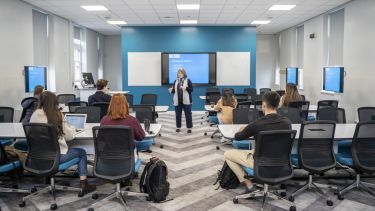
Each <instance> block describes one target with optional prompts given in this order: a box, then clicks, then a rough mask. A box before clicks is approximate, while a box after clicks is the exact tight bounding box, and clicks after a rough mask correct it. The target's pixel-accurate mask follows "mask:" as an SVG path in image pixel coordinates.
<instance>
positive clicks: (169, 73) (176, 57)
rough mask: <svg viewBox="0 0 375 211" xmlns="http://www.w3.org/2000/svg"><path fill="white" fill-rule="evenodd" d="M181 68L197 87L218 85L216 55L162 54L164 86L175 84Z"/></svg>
mask: <svg viewBox="0 0 375 211" xmlns="http://www.w3.org/2000/svg"><path fill="white" fill-rule="evenodd" d="M180 68H183V69H185V71H186V74H187V76H188V78H189V79H190V80H191V82H192V83H193V84H195V85H215V84H216V53H162V84H164V85H165V84H173V82H174V81H175V80H176V78H177V71H178V69H180Z"/></svg>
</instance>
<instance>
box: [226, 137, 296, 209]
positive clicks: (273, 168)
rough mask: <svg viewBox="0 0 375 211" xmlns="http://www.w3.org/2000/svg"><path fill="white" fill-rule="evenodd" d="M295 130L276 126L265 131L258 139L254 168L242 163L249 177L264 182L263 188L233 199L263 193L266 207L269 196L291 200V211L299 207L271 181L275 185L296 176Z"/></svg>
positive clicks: (236, 201)
mask: <svg viewBox="0 0 375 211" xmlns="http://www.w3.org/2000/svg"><path fill="white" fill-rule="evenodd" d="M296 133H297V131H295V130H274V131H262V132H260V133H259V134H258V135H257V139H256V140H255V141H256V142H255V153H254V155H253V158H254V168H250V167H246V166H242V168H243V170H244V171H245V172H246V173H247V175H248V176H249V177H253V178H254V179H255V181H256V183H259V184H262V185H263V190H261V191H255V192H252V193H247V194H242V195H238V196H235V197H234V198H233V203H235V204H237V203H238V199H248V198H256V197H262V198H263V204H262V210H263V208H264V205H265V202H266V199H267V198H268V197H270V198H272V199H274V200H282V201H283V202H284V203H286V204H288V205H289V206H290V207H289V210H290V211H295V210H296V207H295V205H294V203H292V202H290V201H288V200H286V199H284V198H282V197H281V196H279V194H278V193H280V192H282V193H284V195H286V194H285V190H276V191H270V187H269V186H270V185H271V186H275V185H278V184H281V183H282V182H284V181H286V180H289V179H291V178H292V177H293V168H292V163H291V161H290V156H291V155H290V152H291V150H292V145H293V141H294V137H295V136H296Z"/></svg>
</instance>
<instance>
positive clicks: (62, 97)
mask: <svg viewBox="0 0 375 211" xmlns="http://www.w3.org/2000/svg"><path fill="white" fill-rule="evenodd" d="M74 101H76V96H75V95H74V94H59V95H57V102H58V103H59V104H65V105H68V103H69V102H74Z"/></svg>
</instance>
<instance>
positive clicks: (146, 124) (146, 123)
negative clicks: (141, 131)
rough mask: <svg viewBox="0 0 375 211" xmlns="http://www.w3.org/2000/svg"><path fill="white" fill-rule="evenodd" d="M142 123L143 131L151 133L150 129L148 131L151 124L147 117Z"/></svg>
mask: <svg viewBox="0 0 375 211" xmlns="http://www.w3.org/2000/svg"><path fill="white" fill-rule="evenodd" d="M143 124H144V128H145V131H146V132H147V133H150V134H151V132H152V131H151V132H150V125H151V122H150V120H149V119H145V120H144V122H143Z"/></svg>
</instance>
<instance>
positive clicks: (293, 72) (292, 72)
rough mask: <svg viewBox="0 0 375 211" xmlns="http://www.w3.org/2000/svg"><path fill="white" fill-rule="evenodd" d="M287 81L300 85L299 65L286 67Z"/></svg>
mask: <svg viewBox="0 0 375 211" xmlns="http://www.w3.org/2000/svg"><path fill="white" fill-rule="evenodd" d="M286 83H287V84H294V85H298V68H297V67H287V68H286Z"/></svg>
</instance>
